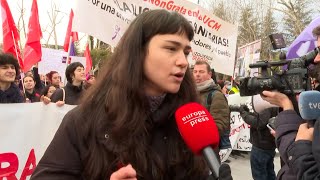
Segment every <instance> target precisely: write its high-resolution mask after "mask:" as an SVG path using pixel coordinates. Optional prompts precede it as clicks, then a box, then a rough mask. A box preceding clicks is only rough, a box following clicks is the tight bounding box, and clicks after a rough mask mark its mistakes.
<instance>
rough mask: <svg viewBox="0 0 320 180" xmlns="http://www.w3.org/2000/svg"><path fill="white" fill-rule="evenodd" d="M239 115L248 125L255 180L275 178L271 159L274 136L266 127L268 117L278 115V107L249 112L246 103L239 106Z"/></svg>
mask: <svg viewBox="0 0 320 180" xmlns="http://www.w3.org/2000/svg"><path fill="white" fill-rule="evenodd" d="M240 115H241V117H242V118H243V120H244V121H245V122H246V123H247V124H249V125H250V142H251V144H252V149H251V153H250V165H251V173H252V177H253V179H255V180H275V179H276V174H275V172H274V163H273V159H274V156H275V154H276V152H275V149H276V143H275V138H274V136H273V135H272V134H271V133H270V130H269V129H268V127H267V124H268V123H269V119H270V118H273V117H276V116H277V115H278V108H275V107H273V108H267V109H264V110H263V111H261V112H260V113H251V112H249V108H248V107H247V106H246V105H241V106H240Z"/></svg>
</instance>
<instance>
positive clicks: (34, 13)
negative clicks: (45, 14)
mask: <svg viewBox="0 0 320 180" xmlns="http://www.w3.org/2000/svg"><path fill="white" fill-rule="evenodd" d="M28 28H29V31H28V34H27V42H26V45H25V48H24V69H23V71H24V72H26V71H28V70H30V69H31V67H32V66H33V65H34V64H36V63H37V62H39V61H40V60H41V56H42V52H41V44H40V39H41V37H42V32H41V27H40V23H39V14H38V5H37V0H33V2H32V7H31V15H30V19H29V24H28Z"/></svg>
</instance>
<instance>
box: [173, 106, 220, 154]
mask: <svg viewBox="0 0 320 180" xmlns="http://www.w3.org/2000/svg"><path fill="white" fill-rule="evenodd" d="M175 118H176V123H177V126H178V129H179V132H180V134H181V136H182V138H183V139H184V141H185V143H186V144H187V146H188V147H189V148H190V149H191V151H192V152H193V153H195V154H201V151H202V150H203V149H204V148H205V147H208V146H211V147H212V148H213V149H214V148H216V147H217V146H218V145H219V140H220V139H219V131H218V128H217V126H216V123H215V122H214V120H213V118H212V116H211V114H210V113H209V112H208V110H207V109H206V108H205V107H203V106H202V105H200V104H198V103H188V104H185V105H183V106H181V107H179V108H178V110H177V111H176V112H175Z"/></svg>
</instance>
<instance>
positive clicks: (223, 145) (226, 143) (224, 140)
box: [219, 130, 231, 149]
mask: <svg viewBox="0 0 320 180" xmlns="http://www.w3.org/2000/svg"><path fill="white" fill-rule="evenodd" d="M229 136H230V130H226V131H225V132H224V133H223V134H222V135H220V144H219V149H228V148H231V143H230V139H229Z"/></svg>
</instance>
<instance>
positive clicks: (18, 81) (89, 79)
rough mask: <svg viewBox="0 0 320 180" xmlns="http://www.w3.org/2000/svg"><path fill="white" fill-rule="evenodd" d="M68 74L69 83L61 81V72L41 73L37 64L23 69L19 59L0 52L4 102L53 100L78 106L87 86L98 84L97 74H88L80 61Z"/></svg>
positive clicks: (0, 90)
mask: <svg viewBox="0 0 320 180" xmlns="http://www.w3.org/2000/svg"><path fill="white" fill-rule="evenodd" d="M65 76H66V79H67V81H68V82H67V84H66V85H65V86H64V84H63V83H62V82H61V75H60V74H59V73H58V72H57V71H50V72H49V73H47V74H46V75H39V73H38V67H37V65H35V66H34V67H33V68H32V70H31V71H28V72H26V73H24V76H23V77H22V73H21V72H20V67H19V64H18V61H17V60H16V59H15V57H13V56H12V55H10V54H4V53H2V54H0V103H34V102H40V101H41V102H44V103H45V104H48V103H50V102H54V103H56V104H57V105H58V106H62V105H64V104H69V105H77V104H79V100H80V97H81V95H82V94H83V93H84V91H85V89H88V88H89V87H90V85H92V84H94V83H95V76H94V75H91V74H87V75H86V74H85V70H84V66H83V65H82V64H81V63H79V62H74V63H71V64H69V65H68V67H67V69H66V72H65Z"/></svg>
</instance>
